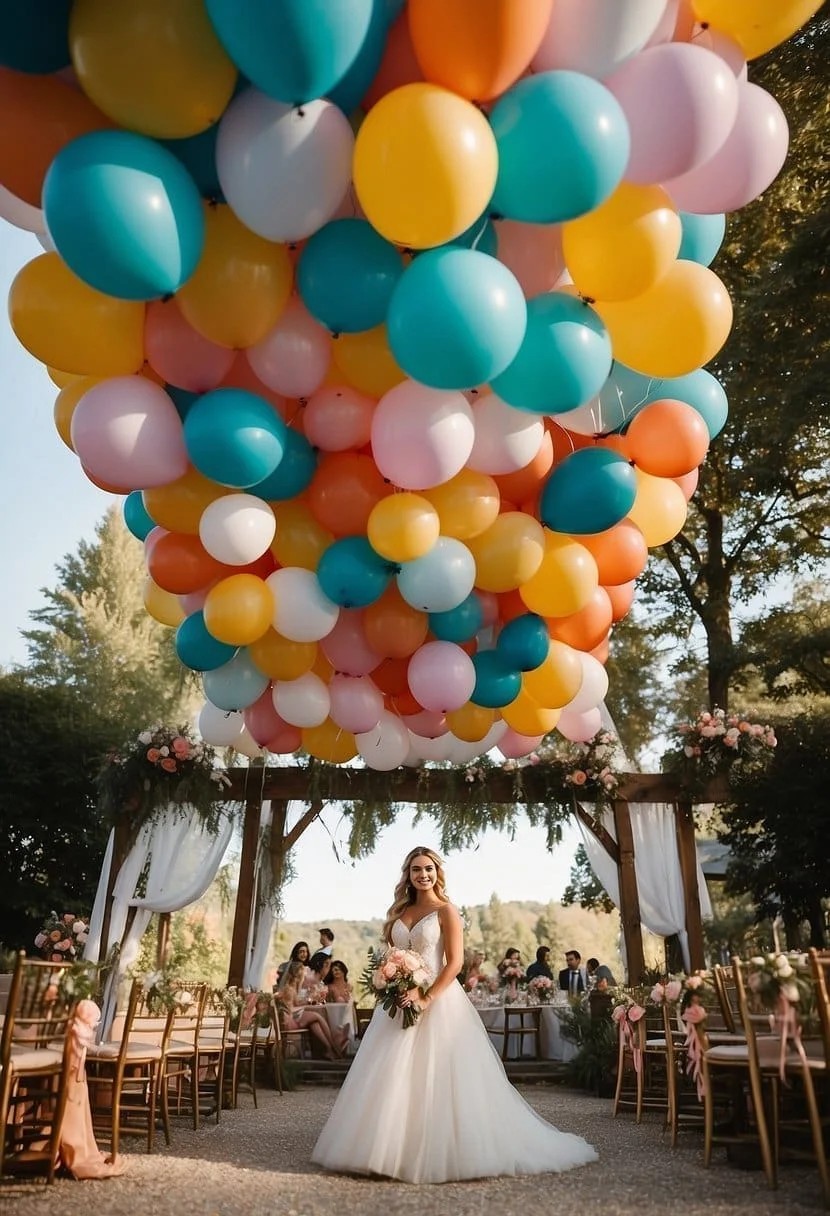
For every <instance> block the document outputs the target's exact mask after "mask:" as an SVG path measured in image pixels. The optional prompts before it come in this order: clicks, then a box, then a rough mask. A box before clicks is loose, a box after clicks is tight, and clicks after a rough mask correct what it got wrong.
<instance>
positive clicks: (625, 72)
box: [604, 42, 738, 184]
mask: <svg viewBox="0 0 830 1216" xmlns="http://www.w3.org/2000/svg"><path fill="white" fill-rule="evenodd" d="M604 83H605V85H606V86H607V88H609V89H610V90H611V92H612V93H613V94H614V96H615V97H616V99H617V101H618V102H619V103H620V105H621V106H622V108H623V112H624V114H625V116H626V118H627V119H628V125H629V128H630V131H631V155H630V157H629V160H628V168H627V169H626V171H625V177H626V179H627V180H628V181H631V182H641V183H643V184H649V183H653V182H664V181H667V180H668V179H669V178H672V177H678V176H679V175H680V174H681V173H688V172H689V171H690V170H691V169H694V168H695V167H696V166H697V165H702V164H704V163H705V161H707V160H709V158H710V157H711V156H714V155H715V153H716V152H717V150H718V149H719V148H720V147H722V146H723V144H724V142H725V140H726V138H727V136H728V135H729V132H730V131H731V130H732V127H733V125H734V123H735V117H736V115H737V113H738V83H737V81H736V80H735V76H734V74H733V73H732V71H731V70H730V69H729V68H728V67H727V65H726V64H725V63H724V62H723V60H722V59H720V58H719V57H718V56H717V55H714V54H713V53H712V52H711V51H707V50H705V49H704V48H703V47H699V46H692V45H691V44H690V43H688V42H670V43H668V44H666V45H664V46H653V47H649V48H648V50H645V51H641V52H640V54H639V55H634V56H633V58H631V59H629V60H627V61H626V62H625V63H624V64H622V66H621V67H619V68H617V70H616V71H615V72H614V73H613V74H612V75H611V76H609V77H608V79H607V80H606V81H605V82H604Z"/></svg>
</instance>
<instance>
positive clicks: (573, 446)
mask: <svg viewBox="0 0 830 1216" xmlns="http://www.w3.org/2000/svg"><path fill="white" fill-rule="evenodd" d="M546 427H547V431H548V434H549V436H550V440H551V443H552V444H553V463H554V464H559V461H560V460H564V459H565V457H566V456H570V455H571V453H572V452H575V451H577V449H578V448H588V447H592V446H593V444H595V443H596V439H595V438H594V436H593V435H578V434H577V432H576V431H569V430H568V429H567V428H566V427H564V426H562V424H561V423H560V422H556V421H555V419H553V418H548V419H547V420H546Z"/></svg>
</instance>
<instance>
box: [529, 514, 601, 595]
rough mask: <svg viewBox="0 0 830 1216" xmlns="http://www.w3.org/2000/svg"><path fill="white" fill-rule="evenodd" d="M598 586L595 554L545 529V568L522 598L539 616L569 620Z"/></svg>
mask: <svg viewBox="0 0 830 1216" xmlns="http://www.w3.org/2000/svg"><path fill="white" fill-rule="evenodd" d="M598 585H599V573H598V571H597V563H596V561H595V559H594V556H593V554H591V553H589V551H588V550H587V549H586V548H585V546H584V545H580V543H579V541H576V540H573V538H572V537H570V536H563V535H562V534H561V533H559V532H549V531H548V530H547V529H545V555H544V557H543V558H542V564H541V565H540V566H539V569H538V570H537V571H536V573H535V574H534V575H533V576H532V578H529V579H528V580H527V582H525V583H523V584H522V586H521V587H520V588H519V595H520V596H521V597H522V600H523V601H524V602H525V604H526V605H527V607H528V608H529V609H530V611H531V612H538V613H539V615H540V616H570V615H571V613H573V612H579V610H580V608H583V607H584V606H585V604H587V603H588V601H589V600H590V598H591V596H592V595H593V594H594V592H595V591H596V589H597V587H598Z"/></svg>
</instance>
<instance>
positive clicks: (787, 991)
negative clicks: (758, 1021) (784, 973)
mask: <svg viewBox="0 0 830 1216" xmlns="http://www.w3.org/2000/svg"><path fill="white" fill-rule="evenodd" d="M781 995H782V996H783V997H785V998H786V1000H788V1001H790V1002H791V1003H792V1004H793V1005H796V1004H798V986H797V985H796V984H782V985H781Z"/></svg>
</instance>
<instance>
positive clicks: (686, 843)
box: [674, 802, 706, 971]
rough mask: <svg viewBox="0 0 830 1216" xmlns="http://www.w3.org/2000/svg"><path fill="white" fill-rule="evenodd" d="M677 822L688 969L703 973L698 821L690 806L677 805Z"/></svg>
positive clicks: (675, 818)
mask: <svg viewBox="0 0 830 1216" xmlns="http://www.w3.org/2000/svg"><path fill="white" fill-rule="evenodd" d="M674 822H675V831H676V834H677V856H678V860H679V862H680V877H681V878H682V880H683V903H684V909H685V920H686V933H687V934H688V938H689V968H690V970H691V971H702V970H703V968H704V966H705V965H706V964H705V961H704V957H703V921H702V919H701V915H700V892H699V890H698V884H697V849H696V848H695V821H694V814H693V812H692V804H691V803H690V802H677V803H675V815H674Z"/></svg>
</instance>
